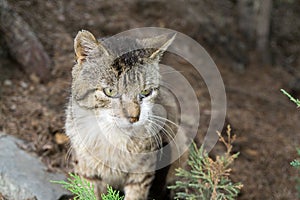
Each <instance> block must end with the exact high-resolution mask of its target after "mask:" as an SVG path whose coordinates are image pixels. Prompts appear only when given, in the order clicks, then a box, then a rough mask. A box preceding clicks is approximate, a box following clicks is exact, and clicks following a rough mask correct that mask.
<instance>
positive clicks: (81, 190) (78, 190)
mask: <svg viewBox="0 0 300 200" xmlns="http://www.w3.org/2000/svg"><path fill="white" fill-rule="evenodd" d="M69 176H70V178H68V180H67V181H51V182H52V183H57V184H61V185H62V187H63V188H65V189H66V190H69V191H70V192H71V193H72V194H74V195H75V197H74V200H96V199H97V198H96V195H95V193H94V186H93V185H92V184H91V183H89V182H88V181H87V180H84V179H81V178H80V177H79V176H78V175H75V174H72V173H69Z"/></svg>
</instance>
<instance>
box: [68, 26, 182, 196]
mask: <svg viewBox="0 0 300 200" xmlns="http://www.w3.org/2000/svg"><path fill="white" fill-rule="evenodd" d="M173 39H174V37H170V36H160V37H156V38H151V39H146V40H141V41H131V42H133V43H134V45H133V46H131V48H133V50H131V51H129V52H125V53H124V54H121V56H117V57H116V54H118V53H119V52H120V51H121V52H122V51H124V47H123V46H122V45H119V47H117V50H116V49H113V46H114V45H116V44H113V43H105V42H99V41H97V40H96V39H95V38H94V36H93V35H92V34H91V33H89V32H87V31H81V32H79V33H78V35H77V36H76V38H75V45H74V46H75V53H76V58H77V63H76V65H75V66H74V68H73V71H72V76H73V82H72V95H71V98H70V102H69V105H68V109H67V120H66V133H67V135H68V136H69V137H70V140H71V145H72V148H73V150H74V157H75V159H76V162H75V163H76V165H75V171H76V172H77V173H78V174H79V175H81V176H82V177H83V178H85V179H87V180H89V181H91V182H92V183H94V185H95V187H96V194H97V197H98V198H99V199H100V194H101V193H103V192H105V189H106V187H107V184H109V185H111V186H113V187H114V188H116V189H119V190H121V191H124V193H125V200H146V199H147V198H149V191H150V188H151V187H152V188H155V187H153V183H154V179H156V178H162V177H164V176H166V173H169V175H170V174H172V173H173V172H171V171H170V170H169V172H168V171H165V172H164V174H160V175H159V177H157V176H158V175H157V173H156V172H155V170H156V168H157V166H158V163H159V162H160V161H161V159H162V157H163V156H164V157H165V158H164V159H165V160H168V159H170V157H171V156H172V155H171V154H172V151H173V150H170V151H166V150H165V151H163V150H160V149H161V147H162V146H163V145H165V144H168V143H169V142H170V141H172V139H173V137H174V136H175V133H176V129H177V127H176V125H175V124H176V123H178V119H177V116H176V112H175V111H174V109H171V107H172V106H173V105H174V104H175V103H174V102H175V100H174V99H170V98H171V97H170V96H167V95H168V94H167V93H164V92H163V91H162V89H161V88H160V74H159V67H158V62H159V60H160V57H161V56H162V53H163V52H164V51H165V50H166V49H167V47H168V46H169V45H170V44H171V42H172V41H173ZM122 42H123V43H125V42H128V40H127V39H126V40H123V41H121V40H120V41H117V43H122ZM129 42H130V41H129ZM125 45H126V44H125ZM143 45H146V46H147V47H149V46H154V47H155V46H156V48H142V47H143ZM118 51H119V52H118ZM156 103H158V104H159V105H160V106H163V108H164V109H166V110H161V109H159V107H158V109H157V107H156V106H155V104H156ZM169 108H170V109H169ZM181 137H182V142H183V143H184V142H186V141H185V137H184V136H181ZM178 145H179V144H178ZM181 161H182V162H184V160H181ZM173 168H175V165H174V166H171V169H173ZM160 171H163V170H160ZM159 182H160V184H161V187H160V188H159V189H160V190H161V191H163V188H164V187H165V185H166V184H165V183H167V182H168V181H167V180H166V179H164V180H161V181H159ZM159 189H155V190H159ZM154 193H160V192H159V191H154ZM159 195H161V194H158V195H157V196H156V198H157V199H158V198H159V197H161V196H159ZM151 198H152V197H151ZM161 198H162V197H161Z"/></svg>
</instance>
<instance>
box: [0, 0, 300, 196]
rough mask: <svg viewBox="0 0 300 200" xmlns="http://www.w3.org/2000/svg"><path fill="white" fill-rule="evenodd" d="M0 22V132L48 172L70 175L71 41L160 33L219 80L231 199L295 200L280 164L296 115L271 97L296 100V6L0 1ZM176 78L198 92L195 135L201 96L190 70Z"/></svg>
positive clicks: (286, 1) (291, 148)
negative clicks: (138, 31)
mask: <svg viewBox="0 0 300 200" xmlns="http://www.w3.org/2000/svg"><path fill="white" fill-rule="evenodd" d="M0 15H1V18H0V36H1V37H0V44H1V45H0V131H2V132H5V133H7V134H10V135H13V136H16V137H18V138H21V139H23V140H25V141H26V142H27V145H26V147H24V148H25V149H26V151H29V152H33V153H35V154H37V155H38V156H39V157H40V158H41V159H42V160H43V162H44V163H46V165H47V166H48V168H49V170H53V171H56V170H58V171H63V172H67V171H69V170H71V169H70V168H69V166H68V161H67V159H66V154H67V150H68V140H67V138H65V137H64V109H65V105H66V103H67V99H68V96H69V94H70V93H69V87H70V81H71V69H72V66H73V63H74V53H73V38H74V37H75V35H76V34H77V32H78V31H79V30H82V29H86V30H89V31H91V32H92V33H94V35H95V36H97V37H99V38H100V37H107V36H112V35H114V34H117V33H119V32H122V31H125V30H128V29H132V28H138V27H149V26H152V27H164V28H169V29H173V30H176V31H179V32H182V33H184V34H186V35H188V36H190V37H192V38H193V39H195V40H196V41H197V42H199V44H201V45H202V46H203V47H204V48H205V49H206V51H207V52H208V53H209V54H210V55H211V56H212V58H213V59H214V61H215V63H216V65H217V66H218V68H219V70H220V72H221V75H222V78H223V80H224V83H225V87H226V93H227V100H228V102H227V104H228V107H227V123H230V124H231V126H232V128H233V133H234V134H236V135H237V140H236V142H235V143H234V148H235V149H234V151H235V152H240V156H239V158H238V159H237V160H236V162H235V164H234V166H232V168H233V172H232V179H233V180H234V181H240V182H242V183H243V184H244V188H243V189H242V193H241V194H240V196H239V198H238V199H244V200H246V199H247V200H249V199H296V198H297V191H296V188H295V187H296V180H295V178H296V176H297V171H296V170H295V169H294V168H292V167H291V166H290V164H289V163H290V161H292V160H293V159H294V158H296V157H297V154H296V148H297V147H299V146H300V135H299V130H300V129H299V128H300V123H299V119H300V113H299V112H298V110H297V108H296V106H295V105H293V104H292V103H291V102H290V101H289V100H288V98H286V97H285V96H284V95H283V94H282V93H281V92H280V89H281V88H283V89H286V90H287V91H288V92H290V93H291V94H292V95H294V96H295V97H298V98H299V97H300V1H298V0H215V1H209V0H173V1H167V0H145V1H143V0H123V1H118V0H110V1H106V0H85V1H81V0H72V1H67V0H55V1H54V0H53V1H52V0H47V1H41V0H19V1H15V0H0ZM184 65H185V64H184V63H183V64H182V69H180V70H182V71H184ZM184 73H185V75H186V76H188V77H190V79H191V82H192V83H194V85H196V86H197V84H198V87H197V89H196V94H197V95H198V98H199V100H200V107H201V110H203V111H204V117H203V118H202V119H203V120H202V121H201V122H200V129H199V132H200V133H201V132H204V131H205V130H206V129H205V128H206V124H207V121H209V116H210V113H209V109H210V99H209V94H208V93H207V90H206V88H205V84H204V83H201V81H200V80H198V78H197V77H194V75H193V72H192V70H187V71H185V72H184ZM206 111H207V112H206ZM201 117H202V116H201ZM201 125H203V126H201Z"/></svg>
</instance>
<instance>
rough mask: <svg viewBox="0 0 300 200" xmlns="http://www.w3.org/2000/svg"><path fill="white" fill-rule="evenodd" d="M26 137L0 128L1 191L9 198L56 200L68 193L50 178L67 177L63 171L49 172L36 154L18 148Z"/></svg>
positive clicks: (59, 178) (62, 178)
mask: <svg viewBox="0 0 300 200" xmlns="http://www.w3.org/2000/svg"><path fill="white" fill-rule="evenodd" d="M22 144H24V142H23V141H21V140H19V139H16V138H14V137H12V136H9V135H6V134H4V133H1V132H0V160H1V162H0V194H2V195H3V196H4V197H5V198H6V199H8V200H25V199H26V200H28V199H30V200H31V199H32V200H33V199H37V200H57V199H59V198H60V197H61V196H63V195H64V194H68V192H67V191H65V190H64V189H63V188H61V186H60V185H56V184H53V183H50V180H65V179H66V176H65V175H64V174H60V173H50V172H47V168H46V166H45V165H44V164H43V163H42V162H41V161H40V160H39V159H38V158H37V157H36V156H34V155H31V154H29V153H27V152H26V151H24V150H22V149H20V148H19V145H22Z"/></svg>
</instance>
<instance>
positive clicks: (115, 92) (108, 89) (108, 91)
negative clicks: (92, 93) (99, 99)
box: [103, 88, 119, 98]
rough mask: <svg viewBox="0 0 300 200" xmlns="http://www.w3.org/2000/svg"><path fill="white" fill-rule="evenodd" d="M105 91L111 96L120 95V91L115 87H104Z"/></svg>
mask: <svg viewBox="0 0 300 200" xmlns="http://www.w3.org/2000/svg"><path fill="white" fill-rule="evenodd" d="M103 92H104V94H105V95H106V96H108V97H111V98H117V97H119V93H118V91H117V90H115V89H112V88H104V89H103Z"/></svg>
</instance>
